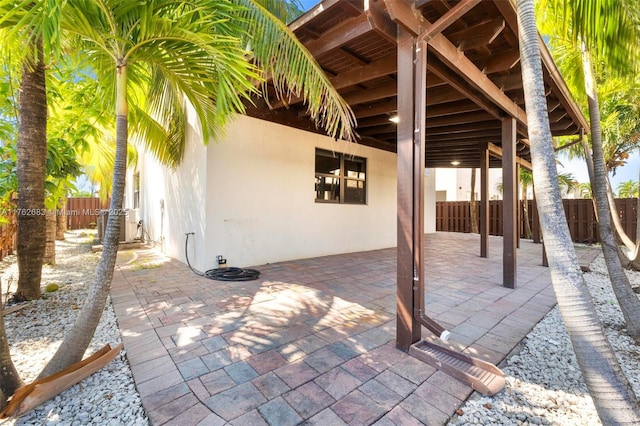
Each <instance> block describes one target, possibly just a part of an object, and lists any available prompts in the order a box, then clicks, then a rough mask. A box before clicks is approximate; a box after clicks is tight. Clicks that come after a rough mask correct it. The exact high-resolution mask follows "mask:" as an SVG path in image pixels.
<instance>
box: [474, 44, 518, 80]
mask: <svg viewBox="0 0 640 426" xmlns="http://www.w3.org/2000/svg"><path fill="white" fill-rule="evenodd" d="M519 63H520V52H518V50H517V49H516V50H509V51H507V52H503V53H499V54H496V55H492V56H490V57H488V58H487V59H486V60H485V61H483V62H482V63H479V66H478V68H480V69H481V70H482V71H483V72H484V73H485V74H494V73H497V72H503V71H508V70H511V69H513V68H514V67H515V66H516V65H518V64H519Z"/></svg>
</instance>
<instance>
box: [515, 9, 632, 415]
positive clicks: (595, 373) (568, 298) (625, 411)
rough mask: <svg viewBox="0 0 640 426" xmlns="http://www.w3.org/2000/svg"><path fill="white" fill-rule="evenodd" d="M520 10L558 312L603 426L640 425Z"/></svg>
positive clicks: (530, 12) (537, 178)
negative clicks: (566, 207)
mask: <svg viewBox="0 0 640 426" xmlns="http://www.w3.org/2000/svg"><path fill="white" fill-rule="evenodd" d="M517 9H518V27H519V31H518V32H519V38H520V52H521V63H522V80H523V83H524V89H525V90H524V91H525V103H526V107H527V108H526V111H527V122H528V127H529V138H530V143H531V157H532V164H533V179H534V188H535V195H536V200H537V205H538V211H539V213H540V214H539V216H540V222H541V224H542V233H543V236H544V241H545V247H546V250H547V256H548V259H549V267H550V268H551V277H552V282H553V287H554V290H555V293H556V297H557V299H558V307H559V308H560V312H561V314H562V317H563V320H564V323H565V325H566V326H567V331H568V332H569V337H570V338H571V343H572V344H573V348H574V351H575V353H576V358H577V360H578V364H579V365H580V369H581V370H582V374H583V376H584V379H585V382H586V384H587V387H588V389H589V393H590V394H591V396H592V397H593V400H594V404H595V406H596V409H597V411H598V415H599V416H600V418H601V419H602V422H603V424H638V423H639V422H640V405H639V404H638V400H637V398H636V396H635V394H634V393H633V390H632V389H631V386H630V385H629V382H628V381H627V379H626V377H625V376H624V374H623V372H622V369H621V368H620V365H619V364H618V363H617V361H616V358H615V354H614V352H613V349H612V348H611V345H610V344H609V342H608V341H607V339H606V337H605V335H604V331H603V329H602V325H601V324H600V321H599V319H598V316H597V313H596V310H595V307H594V305H593V301H592V299H591V295H590V294H589V291H588V289H587V286H586V285H585V283H584V278H583V276H582V272H581V271H580V267H579V264H578V259H577V256H576V253H575V250H574V248H573V244H572V242H571V235H570V233H569V228H568V226H567V222H566V219H565V215H564V211H563V209H562V201H561V196H560V189H559V187H558V185H557V176H556V175H557V170H556V165H555V154H554V150H553V145H552V138H551V131H550V128H549V118H548V115H547V103H546V98H545V89H544V83H543V74H542V67H541V65H540V64H541V60H540V50H539V44H538V43H539V38H538V32H537V28H536V20H535V11H534V3H533V0H518V1H517Z"/></svg>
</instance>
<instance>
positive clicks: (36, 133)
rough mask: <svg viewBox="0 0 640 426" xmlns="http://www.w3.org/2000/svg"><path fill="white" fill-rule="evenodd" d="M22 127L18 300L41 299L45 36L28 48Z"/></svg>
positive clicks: (24, 64)
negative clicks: (43, 43) (43, 45)
mask: <svg viewBox="0 0 640 426" xmlns="http://www.w3.org/2000/svg"><path fill="white" fill-rule="evenodd" d="M25 50H26V51H27V52H29V53H30V56H29V57H27V58H25V59H24V61H23V65H22V79H21V83H20V100H19V105H20V122H19V126H18V144H17V152H18V210H17V211H18V217H17V219H18V237H17V240H18V241H17V249H18V254H17V258H18V288H17V290H16V292H15V294H14V296H13V298H14V300H16V301H24V300H33V299H39V298H40V280H41V273H42V263H43V260H44V249H45V239H46V222H45V214H44V213H45V205H44V181H45V164H46V159H47V91H46V83H45V64H44V52H43V48H42V38H41V37H40V36H36V37H35V38H32V39H31V40H30V41H29V44H28V45H27V46H26V49H25Z"/></svg>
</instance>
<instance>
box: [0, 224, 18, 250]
mask: <svg viewBox="0 0 640 426" xmlns="http://www.w3.org/2000/svg"><path fill="white" fill-rule="evenodd" d="M3 217H4V218H5V219H8V221H9V222H7V223H3V224H2V225H0V260H2V259H4V257H5V256H6V255H8V254H13V251H14V250H15V249H16V228H17V226H16V216H15V214H13V215H8V216H3Z"/></svg>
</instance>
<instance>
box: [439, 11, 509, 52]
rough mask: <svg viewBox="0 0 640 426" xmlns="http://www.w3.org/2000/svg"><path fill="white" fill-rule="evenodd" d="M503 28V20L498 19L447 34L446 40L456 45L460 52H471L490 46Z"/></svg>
mask: <svg viewBox="0 0 640 426" xmlns="http://www.w3.org/2000/svg"><path fill="white" fill-rule="evenodd" d="M504 27H505V22H504V19H503V18H501V17H498V18H495V19H492V20H490V21H485V22H480V23H479V24H475V25H472V26H470V27H467V28H465V29H463V30H460V31H456V32H454V33H451V34H448V35H447V38H448V39H449V40H450V41H451V42H452V43H453V44H456V45H457V47H458V49H460V50H462V51H465V50H471V49H475V48H477V47H480V46H486V45H488V44H491V42H492V41H493V40H495V39H496V37H498V35H500V33H501V32H502V31H503V30H504Z"/></svg>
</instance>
